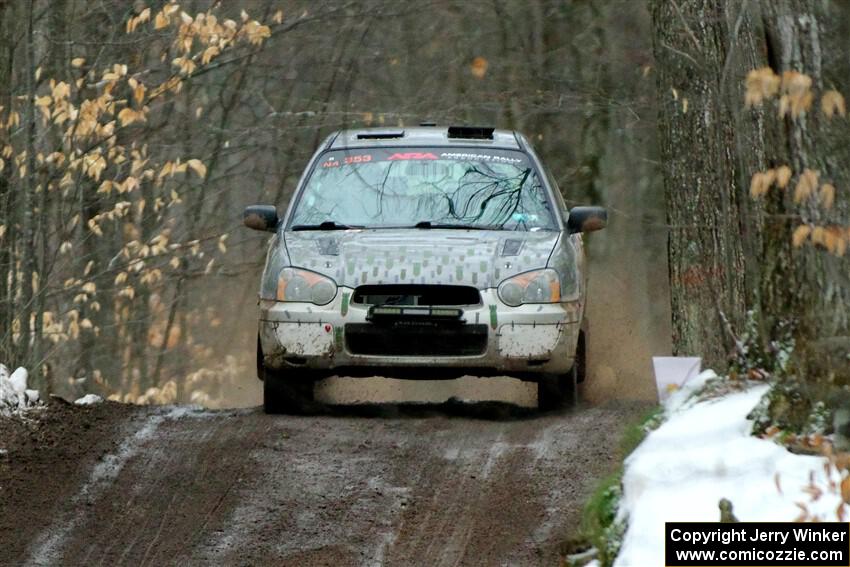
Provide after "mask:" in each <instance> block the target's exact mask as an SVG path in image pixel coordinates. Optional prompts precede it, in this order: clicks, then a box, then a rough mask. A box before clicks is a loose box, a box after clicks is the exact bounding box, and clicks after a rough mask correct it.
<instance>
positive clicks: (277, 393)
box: [263, 369, 314, 414]
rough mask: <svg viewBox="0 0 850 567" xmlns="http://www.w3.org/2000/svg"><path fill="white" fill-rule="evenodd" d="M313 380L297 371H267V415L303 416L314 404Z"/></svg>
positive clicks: (265, 396)
mask: <svg viewBox="0 0 850 567" xmlns="http://www.w3.org/2000/svg"><path fill="white" fill-rule="evenodd" d="M313 385H314V381H313V379H312V378H310V377H307V376H303V375H299V371H298V370H297V369H290V370H269V369H266V370H265V376H264V377H263V409H264V410H265V412H266V413H271V414H276V413H290V414H301V413H306V412H307V411H309V410H310V408H311V407H312V404H313Z"/></svg>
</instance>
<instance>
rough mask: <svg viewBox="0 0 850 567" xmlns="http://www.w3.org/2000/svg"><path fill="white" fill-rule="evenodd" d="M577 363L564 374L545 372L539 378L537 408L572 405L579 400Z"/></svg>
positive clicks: (555, 408)
mask: <svg viewBox="0 0 850 567" xmlns="http://www.w3.org/2000/svg"><path fill="white" fill-rule="evenodd" d="M577 375H578V369H577V365H573V367H572V368H571V369H570V370H568V371H567V372H565V373H564V374H544V375H542V376H541V377H540V378H539V379H538V380H537V409H539V410H541V411H551V410H558V409H561V408H563V407H572V406H574V405H575V404H576V403H577V402H578V385H577Z"/></svg>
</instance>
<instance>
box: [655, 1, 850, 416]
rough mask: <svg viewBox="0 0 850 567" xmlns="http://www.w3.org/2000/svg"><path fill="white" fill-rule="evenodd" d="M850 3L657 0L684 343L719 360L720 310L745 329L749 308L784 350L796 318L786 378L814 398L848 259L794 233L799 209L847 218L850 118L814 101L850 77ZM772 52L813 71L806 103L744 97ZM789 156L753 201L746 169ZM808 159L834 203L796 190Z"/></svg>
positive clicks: (809, 220) (804, 219)
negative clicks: (782, 181) (788, 174)
mask: <svg viewBox="0 0 850 567" xmlns="http://www.w3.org/2000/svg"><path fill="white" fill-rule="evenodd" d="M847 12H848V8H847V7H846V6H844V5H841V4H840V3H838V2H825V3H817V4H815V3H812V2H807V1H804V0H777V1H772V0H771V1H767V0H761V1H759V0H750V1H748V2H733V1H725V0H699V1H694V2H668V1H666V0H657V1H655V2H654V3H653V14H654V51H655V56H656V62H657V68H658V94H659V99H660V101H661V105H660V110H659V118H658V122H659V134H660V143H661V149H662V158H663V173H664V184H665V195H666V201H667V206H668V220H669V224H670V225H671V226H670V237H669V263H670V285H671V296H672V297H671V300H672V308H673V325H674V344H675V351H676V352H678V353H681V354H701V355H703V356H704V358H705V359H706V362H707V364H708V365H712V366H714V367H721V368H722V367H723V366H724V365H723V362H724V355H725V354H726V353H727V352H728V351H729V349H730V347H731V346H733V345H732V344H730V338H732V332H727V331H724V324H723V321H722V320H721V319H720V317H719V314H720V313H724V314H725V316H726V317H727V318H728V320H729V322H730V327H729V331H733V332H739V330H740V329H742V328H743V326H744V325H743V323H744V318H745V314H746V311H747V310H748V309H751V310H753V312H754V316H755V319H756V323H757V324H758V329H759V330H760V333H761V335H762V343H763V345H765V352H767V353H768V354H771V353H772V355H774V357H775V355H776V354H777V353H776V352H772V351H771V350H770V349H771V348H775V345H773V344H771V343H770V341H771V340H772V339H775V338H776V336H777V335H776V333H777V329H778V328H780V326H781V325H782V324H783V322H785V321H788V322H790V324H792V325H793V326H794V328H795V329H796V332H795V334H794V338H795V341H796V345H797V348H796V350H795V356H794V359H793V360H794V362H795V364H794V365H792V367H791V373H790V376H789V377H788V378H787V379H784V380H786V381H790V382H788V383H791V382H793V383H794V384H796V386H794V387H795V388H796V389H797V391H799V392H802V394H803V397H804V398H805V401H806V402H807V403H806V404H803V405H805V406H810V405H811V404H813V403H814V401H815V400H818V399H823V398H824V396H825V394H826V390H827V389H828V387H826V386H825V383H826V382H827V381H834V372H833V370H832V369H830V368H826V367H824V366H823V364H821V362H822V361H823V360H824V357H821V356H820V355H819V354H818V351H817V348H816V345H817V344H819V343H820V342H821V341H823V340H828V341H831V342H829V344H830V345H834V341H833V340H832V339H834V337H836V336H842V335H847V334H848V321H850V314H848V309H850V285H848V283H847V274H848V270H847V260H846V259H844V258H838V257H835V256H832V255H830V254H828V253H827V252H825V251H824V250H822V249H818V248H816V247H814V246H808V245H807V246H803V247H802V248H800V249H795V248H793V247H792V244H791V232H792V230H793V229H794V228H795V227H796V226H798V225H799V224H801V223H804V224H811V225H814V226H818V225H820V226H830V225H837V226H845V227H846V226H847V212H848V199H847V196H846V195H847V192H846V191H847V187H848V186H850V171H848V168H847V167H846V166H845V165H844V164H846V163H850V161H848V158H850V149H848V148H847V146H846V144H844V143H843V142H842V141H841V140H842V138H845V137H846V134H845V133H844V131H843V130H842V129H846V123H843V121H841V120H839V119H832V121H830V120H828V119H826V118H825V117H824V116H823V114H822V113H821V112H820V110H819V107H818V100H819V98H820V96H821V95H822V94H823V92H824V91H825V90H826V89H829V88H837V89H839V90H842V87H844V90H845V91H846V88H847V87H848V82H847V79H846V77H847V72H848V67H850V65H849V64H848V63H847V62H845V61H844V60H843V59H844V58H843V57H841V54H842V53H843V52H844V51H843V50H844V47H845V46H844V43H845V42H846V38H845V31H842V30H841V29H840V28H841V26H843V25H845V24H843V23H841V22H843V21H845V19H846V16H847ZM831 54H834V55H831ZM766 66H769V67H771V68H772V70H773V71H774V72H775V73H776V74H778V75H782V73H783V72H785V71H797V72H800V73H804V74H806V75H808V76H810V77H811V78H812V90H813V93H814V95H815V99H814V104H813V105H812V107H811V109H809V111H808V112H806V113H804V114H802V115H800V116H796V117H791V116H790V115H786V116H785V117H779V115H778V112H777V108H778V107H777V104H776V100H769V101H765V102H764V103H763V104H762V106H761V107H757V108H754V109H745V108H744V104H743V100H744V81H745V78H746V75H747V72H748V71H749V70H751V69H756V68H760V67H766ZM845 94H846V93H845ZM781 165H788V166H789V167H790V168H791V170H792V171H793V177H792V179H791V183H790V184H789V186H790V187H791V188H792V189H791V190H786V191H782V190H779V189H773V190H771V192H770V193H769V194H768V196H767V198H766V199H765V200H764V202H755V201H753V200H752V199H751V198H750V197H749V195H748V188H749V182H750V178H751V176H752V175H753V174H754V173H756V172H758V171H764V170H767V169H768V168H775V167H778V166H781ZM806 168H808V169H812V170H815V171H817V172H818V173H819V178H820V181H821V182H822V183H823V182H829V183H832V184H834V185H835V186H836V187H837V188H838V191H837V194H836V204H835V205H834V206H833V207H832V209H830V210H825V209H824V208H823V207H822V206H820V205H819V203H818V201H817V200H816V199H810V200H808V201H806V202H805V203H803V204H800V205H797V204H795V203H794V202H793V199H792V194H793V187H794V185H795V184H796V182H797V179H798V177H799V175H800V173H801V172H802V171H803V170H804V169H806ZM811 345H815V346H811ZM830 348H832V347H830ZM739 354H742V353H739ZM828 376H833V377H832V378H830V379H829V380H825V378H827V377H828ZM847 378H848V381H850V377H847ZM786 385H787V384H786ZM798 405H799V404H798ZM797 425H799V424H797Z"/></svg>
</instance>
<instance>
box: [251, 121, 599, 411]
mask: <svg viewBox="0 0 850 567" xmlns="http://www.w3.org/2000/svg"><path fill="white" fill-rule="evenodd" d="M243 218H244V223H245V225H246V226H248V227H250V228H252V229H256V230H263V231H269V232H271V233H273V235H272V237H271V239H270V242H269V246H268V252H267V255H266V263H265V268H264V270H263V274H262V281H261V284H260V294H259V307H260V309H259V333H258V338H257V370H258V376H259V378H260V379H261V380H262V381H263V384H264V387H263V390H264V407H265V410H266V411H267V412H269V413H281V412H298V411H302V410H303V409H304V408H305V407H309V405H310V402H311V400H312V395H313V385H314V383H315V381H316V380H318V379H320V378H322V377H325V376H329V375H334V374H336V375H344V376H372V375H382V376H392V377H396V378H406V379H416V378H428V379H434V378H452V377H457V376H460V375H464V374H472V375H476V376H481V377H487V376H503V375H507V376H513V377H516V378H519V379H521V380H526V381H532V382H535V383H536V384H537V392H538V403H539V406H540V407H542V408H554V407H558V406H560V405H562V404H563V403H564V402H565V401H566V400H568V399H575V396H576V390H577V384H578V383H580V382H582V381H583V380H584V377H585V365H586V344H587V324H586V321H585V320H584V311H585V304H586V297H587V269H586V264H585V251H584V242H583V236H582V235H583V233H585V232H589V231H594V230H598V229H601V228H603V227H604V226H605V225H606V222H607V214H606V211H605V209H603V208H601V207H593V206H577V207H573V208H572V209H568V208H567V206H566V204H565V201H564V198H563V196H562V194H561V192H560V191H559V189H558V187H557V185H556V183H555V180H554V178H553V177H552V175H551V173H550V172H549V171H548V170H547V169H546V167H545V166H544V165H543V163H542V162H541V160H540V158H539V157H538V156H537V155H536V154H535V152H534V150H533V149H532V147H531V145H530V144H529V142H528V140H527V139H526V138H525V137H524V136H523V135H521V134H519V133H517V132H513V131H507V130H496V129H493V128H480V127H465V126H452V127H438V126H433V125H428V126H420V127H414V128H403V129H401V128H399V129H374V128H369V129H356V130H344V131H340V132H336V133H334V134H332V135H331V136H329V137H328V138H327V139H326V140H325V141H324V143H322V145H321V146H320V147H319V149H318V150H317V151H316V152H315V154H314V155H313V157H312V159H310V161H309V163H308V165H307V167H306V169H305V171H304V174H303V175H302V177H301V179H300V181H299V182H298V185H297V187H296V188H295V191H294V193H293V196H292V198H291V200H290V202H289V205H288V207H287V208H286V210H285V211H282V212H279V211H278V209H277V208H276V207H275V206H273V205H253V206H250V207H247V208H246V209H245V212H244V217H243Z"/></svg>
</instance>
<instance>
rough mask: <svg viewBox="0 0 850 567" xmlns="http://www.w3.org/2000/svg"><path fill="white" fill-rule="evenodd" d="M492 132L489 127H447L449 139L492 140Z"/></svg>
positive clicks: (492, 129)
mask: <svg viewBox="0 0 850 567" xmlns="http://www.w3.org/2000/svg"><path fill="white" fill-rule="evenodd" d="M494 130H495V128H491V127H489V126H449V138H464V139H467V140H492V139H493V131H494Z"/></svg>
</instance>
